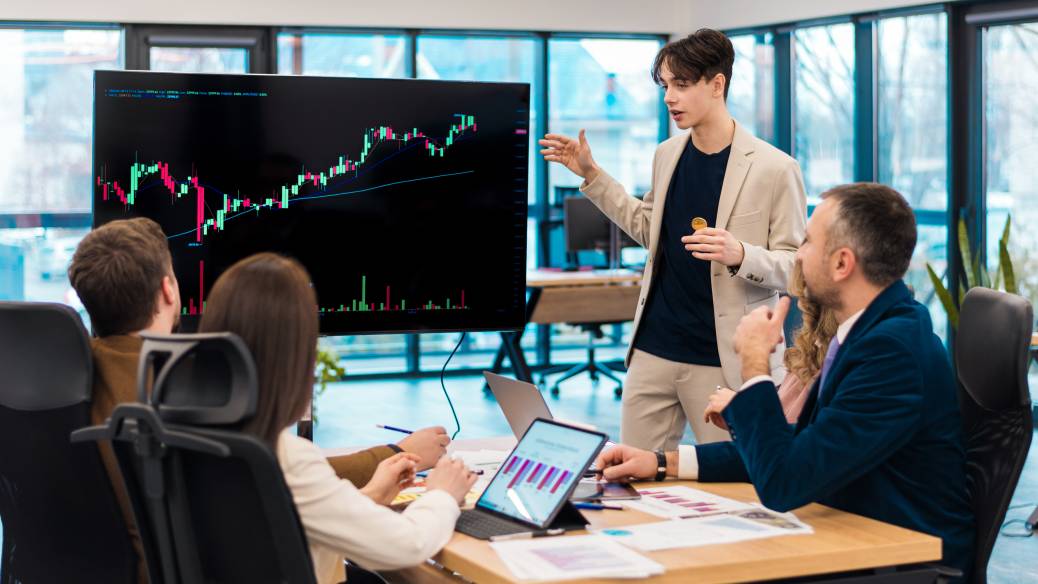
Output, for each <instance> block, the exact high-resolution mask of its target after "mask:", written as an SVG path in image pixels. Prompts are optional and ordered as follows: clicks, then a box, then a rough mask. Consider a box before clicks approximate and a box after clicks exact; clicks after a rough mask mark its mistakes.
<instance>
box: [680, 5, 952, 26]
mask: <svg viewBox="0 0 1038 584" xmlns="http://www.w3.org/2000/svg"><path fill="white" fill-rule="evenodd" d="M952 1H954V0H952ZM688 2H689V3H690V5H691V6H690V8H689V11H688V12H689V14H688V18H689V20H686V21H684V22H688V23H689V24H688V30H689V31H692V30H695V29H698V28H701V27H709V28H718V29H733V28H743V27H750V26H757V25H762V24H777V23H783V22H793V21H798V20H809V19H814V18H823V17H826V16H837V15H843V14H856V13H859V12H870V11H873V10H889V9H891V8H902V7H906V6H920V5H925V4H935V3H936V2H934V1H932V0H930V1H925V0H923V1H920V0H835V1H834V0H785V1H782V0H771V1H766V0H688Z"/></svg>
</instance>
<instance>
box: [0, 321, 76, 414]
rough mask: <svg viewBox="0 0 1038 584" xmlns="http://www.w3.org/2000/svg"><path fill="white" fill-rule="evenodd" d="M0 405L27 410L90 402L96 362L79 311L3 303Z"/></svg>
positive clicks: (0, 327) (0, 352) (0, 332)
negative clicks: (77, 312)
mask: <svg viewBox="0 0 1038 584" xmlns="http://www.w3.org/2000/svg"><path fill="white" fill-rule="evenodd" d="M0 372H2V375H3V380H2V381H0V405H3V406H5V407H8V408H12V409H16V410H23V411H39V410H49V409H54V408H61V407H66V406H70V405H73V404H77V403H83V402H88V401H90V396H91V391H92V388H93V383H94V361H93V358H92V357H91V353H90V337H89V335H88V334H87V331H86V328H84V327H83V321H82V320H80V318H79V315H78V314H76V311H75V310H72V309H71V308H70V307H68V306H65V305H64V304H54V303H50V302H0Z"/></svg>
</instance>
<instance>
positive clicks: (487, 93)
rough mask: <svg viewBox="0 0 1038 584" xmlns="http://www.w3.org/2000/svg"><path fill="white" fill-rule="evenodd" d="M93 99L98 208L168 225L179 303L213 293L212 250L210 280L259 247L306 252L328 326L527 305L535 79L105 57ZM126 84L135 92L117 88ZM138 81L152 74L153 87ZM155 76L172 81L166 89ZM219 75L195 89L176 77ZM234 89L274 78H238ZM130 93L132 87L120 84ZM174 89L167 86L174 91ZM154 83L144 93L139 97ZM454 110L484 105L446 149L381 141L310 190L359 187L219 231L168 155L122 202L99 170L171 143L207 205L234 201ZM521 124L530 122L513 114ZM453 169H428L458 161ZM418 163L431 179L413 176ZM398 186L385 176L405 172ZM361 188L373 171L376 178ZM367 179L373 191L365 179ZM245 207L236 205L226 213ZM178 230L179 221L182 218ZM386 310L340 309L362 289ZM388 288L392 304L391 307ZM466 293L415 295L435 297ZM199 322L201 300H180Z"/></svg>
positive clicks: (449, 319)
mask: <svg viewBox="0 0 1038 584" xmlns="http://www.w3.org/2000/svg"><path fill="white" fill-rule="evenodd" d="M95 75H96V76H95V101H94V158H93V165H94V176H95V178H94V189H95V193H94V225H95V227H96V226H99V225H102V224H104V223H106V222H108V221H112V220H115V219H121V218H127V217H135V216H145V217H150V218H152V219H154V220H156V221H157V222H158V223H159V224H160V225H161V226H162V228H163V230H164V231H165V232H166V235H167V236H170V240H169V244H170V250H171V252H172V256H173V263H174V270H175V272H176V274H177V279H178V282H179V284H180V293H181V300H182V302H183V306H184V307H185V308H186V307H187V306H188V303H189V299H193V300H194V301H195V302H196V303H197V301H198V300H197V299H198V296H199V273H198V272H199V262H200V261H204V288H205V293H206V294H208V291H209V289H211V287H212V284H213V283H214V282H215V281H216V278H217V277H218V276H219V274H220V273H222V272H223V271H224V270H226V269H227V268H228V267H229V266H230V265H232V264H233V263H234V262H235V261H237V260H239V259H241V258H243V257H246V256H248V255H251V254H253V253H256V252H260V251H275V252H279V253H283V254H286V255H290V256H292V257H295V258H297V259H299V260H300V261H301V262H302V263H303V265H304V266H306V268H307V270H308V271H309V272H310V275H311V278H312V279H313V283H314V286H315V288H316V291H317V296H318V304H319V306H320V307H322V308H324V309H326V312H324V313H322V314H321V331H322V333H324V334H355V333H380V332H404V331H433V330H437V331H454V330H459V331H460V330H505V329H516V328H518V327H520V326H521V325H522V323H523V321H524V313H525V266H526V229H527V225H526V222H527V184H528V183H527V181H528V175H527V169H528V163H529V161H528V148H529V143H528V135H526V132H527V131H528V128H529V86H528V85H526V84H511V83H472V82H444V81H424V80H381V79H351V78H324V77H287V76H268V75H204V74H170V73H147V72H115V71H107V72H100V71H99V72H97V73H96V74H95ZM112 90H115V91H117V92H122V93H112ZM137 90H145V91H146V93H141V92H140V91H137ZM156 91H172V92H176V95H177V96H178V98H177V99H159V98H156V97H154V96H155V95H156V93H154V92H156ZM186 91H195V92H216V93H215V94H207V95H185V94H183V93H180V92H186ZM226 92H232V93H233V92H241V93H246V94H248V93H253V94H257V93H266V95H265V96H259V95H226V94H225V93H226ZM113 95H131V96H136V97H114V96H113ZM165 95H170V93H166V94H165ZM141 96H145V97H141ZM455 114H467V115H472V116H474V117H475V122H476V125H477V130H476V131H475V132H472V131H469V132H468V133H465V134H463V135H462V137H461V139H459V140H457V142H455V143H454V144H453V145H452V146H449V147H447V149H446V152H445V154H444V156H443V157H438V156H437V157H430V156H429V155H428V154H427V153H426V152H425V151H424V149H423V148H422V147H421V146H420V142H421V141H420V140H414V141H412V142H411V144H412V147H410V148H402V147H400V146H398V145H396V143H383V144H381V145H378V146H376V147H375V148H373V149H372V150H371V153H370V154H369V158H368V160H367V161H366V162H365V163H364V164H362V165H361V166H360V167H359V171H360V174H359V176H356V178H354V174H353V173H350V172H348V173H346V175H345V176H344V177H335V178H329V182H328V186H327V188H322V187H319V186H318V187H312V185H310V184H309V183H308V184H307V185H304V186H303V187H301V190H300V192H299V195H298V196H299V197H305V196H313V195H320V194H335V193H343V192H351V194H346V195H337V196H330V197H325V198H321V199H312V200H307V201H302V200H300V201H294V200H293V199H295V198H296V197H295V196H292V197H290V198H289V205H288V208H287V209H285V210H282V209H278V208H273V209H268V208H263V209H261V210H260V211H259V213H258V214H256V213H255V212H248V213H245V214H243V215H241V216H238V217H234V218H233V219H228V220H227V222H226V225H225V229H224V230H223V231H214V230H210V231H209V234H208V235H206V236H204V237H203V238H202V244H201V245H200V246H199V245H198V244H197V243H196V241H195V231H194V228H195V226H196V212H197V195H196V191H195V189H194V188H193V187H192V188H190V190H189V192H188V194H187V195H184V196H183V197H182V198H180V199H176V200H173V199H172V196H171V194H170V192H169V191H168V190H166V188H165V187H164V186H163V185H162V184H161V181H160V180H159V176H158V173H156V174H153V175H150V176H148V177H145V178H143V179H142V181H141V186H140V187H139V189H138V191H137V196H136V202H135V204H134V205H132V206H129V207H127V206H125V205H123V203H122V202H121V201H119V200H118V198H117V197H115V196H112V193H111V192H110V193H109V195H110V196H109V199H108V200H107V201H105V200H102V187H101V186H100V185H99V184H98V182H99V181H100V182H102V183H103V182H107V183H112V182H113V181H118V183H119V185H120V186H122V187H123V188H124V189H126V188H127V186H128V185H129V184H130V176H129V175H130V167H131V165H132V164H133V163H134V161H135V160H137V161H138V162H141V163H145V164H151V163H154V162H156V161H162V162H164V163H167V164H168V165H169V174H170V175H171V176H172V177H173V178H174V179H176V180H177V181H178V184H179V183H180V182H183V181H185V180H186V178H187V177H188V176H196V175H197V176H198V179H199V183H200V184H201V185H204V186H205V205H206V209H205V217H206V218H207V219H208V218H213V217H214V216H215V212H216V210H217V209H220V208H223V193H227V194H228V195H229V196H231V197H234V196H237V197H239V198H245V197H250V198H251V200H252V201H254V202H255V201H260V202H262V201H264V200H265V199H266V198H268V197H270V198H274V199H275V200H278V199H280V194H279V193H280V187H281V185H284V184H293V183H294V182H295V179H296V176H297V175H298V174H300V173H301V172H302V170H301V169H303V168H305V169H307V170H310V171H313V172H315V173H319V172H321V171H327V170H328V168H329V167H331V166H334V165H336V164H337V163H338V159H339V156H346V157H348V158H350V159H352V160H354V161H357V160H358V159H359V158H360V153H361V150H362V148H363V136H364V133H365V131H366V130H368V129H370V128H374V127H378V126H391V127H393V128H394V129H395V130H396V131H397V133H398V134H399V133H402V132H404V131H409V130H411V129H412V128H418V129H419V130H420V131H422V132H423V133H424V134H425V135H426V136H428V137H430V138H432V139H433V140H435V141H436V142H437V143H438V144H440V145H443V139H444V138H445V137H446V135H447V133H448V131H449V127H450V124H452V123H457V121H458V118H456V117H455V116H454V115H455ZM517 130H518V132H517ZM452 173H465V174H456V175H455V176H447V177H440V178H432V179H427V177H435V176H439V175H444V174H452ZM416 179H417V180H416ZM401 181H409V182H403V183H402V184H396V185H391V186H386V185H387V184H388V183H399V182H401ZM365 189H368V190H366V191H365ZM356 191H363V192H356ZM232 215H234V214H233V213H229V214H228V217H230V216H232ZM184 233H186V234H185V235H181V236H179V237H177V236H176V235H177V234H184ZM362 275H365V276H366V278H367V298H366V300H367V301H368V302H369V303H370V302H374V303H375V308H376V311H375V312H334V313H333V312H327V310H328V309H338V308H339V306H340V305H345V306H346V307H351V306H352V301H353V300H354V299H359V298H360V297H361V276H362ZM387 285H388V286H390V288H391V299H390V304H391V305H398V304H399V302H400V300H401V299H405V300H406V303H407V304H406V306H407V309H408V310H406V311H403V310H401V311H390V312H381V311H377V309H378V303H379V302H384V300H385V295H386V291H385V288H386V286H387ZM461 290H464V299H465V306H466V308H465V309H462V310H457V309H455V310H416V309H417V308H418V307H419V306H424V305H425V304H426V303H427V302H429V301H432V302H433V303H434V304H438V305H441V306H445V305H446V302H447V299H448V298H450V301H451V305H452V306H457V305H458V304H460V301H461V293H460V292H461ZM182 318H183V320H184V321H185V325H186V327H185V328H191V327H192V326H193V325H194V324H196V323H195V322H194V320H195V318H193V317H191V316H190V315H186V316H184V317H182Z"/></svg>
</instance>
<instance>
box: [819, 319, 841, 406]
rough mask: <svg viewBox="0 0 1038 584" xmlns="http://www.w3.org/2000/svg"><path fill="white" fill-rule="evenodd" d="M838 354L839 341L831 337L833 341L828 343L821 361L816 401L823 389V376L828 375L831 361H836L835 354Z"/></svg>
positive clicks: (820, 396) (834, 336)
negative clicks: (820, 374)
mask: <svg viewBox="0 0 1038 584" xmlns="http://www.w3.org/2000/svg"><path fill="white" fill-rule="evenodd" d="M839 352H840V341H839V340H838V339H837V338H836V335H833V340H831V341H829V350H828V351H826V352H825V361H822V376H821V378H820V379H819V381H818V399H821V398H822V389H823V388H824V387H825V376H826V375H828V374H829V368H830V367H832V366H833V361H835V360H836V354H837V353H839Z"/></svg>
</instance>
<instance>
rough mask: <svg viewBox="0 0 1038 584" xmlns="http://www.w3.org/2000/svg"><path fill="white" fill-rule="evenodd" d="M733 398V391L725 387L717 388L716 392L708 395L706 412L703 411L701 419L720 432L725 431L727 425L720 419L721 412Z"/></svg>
mask: <svg viewBox="0 0 1038 584" xmlns="http://www.w3.org/2000/svg"><path fill="white" fill-rule="evenodd" d="M733 397H735V392H734V391H732V390H730V389H728V388H727V387H720V388H718V389H717V391H715V392H714V393H712V394H710V403H709V404H708V405H707V406H706V410H704V411H703V419H704V420H705V421H707V422H710V423H711V424H713V425H715V426H717V427H718V428H720V429H722V430H727V429H728V423H727V422H725V421H724V418H722V417H721V412H723V411H724V409H725V408H727V407H728V404H729V403H731V401H732V398H733Z"/></svg>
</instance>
